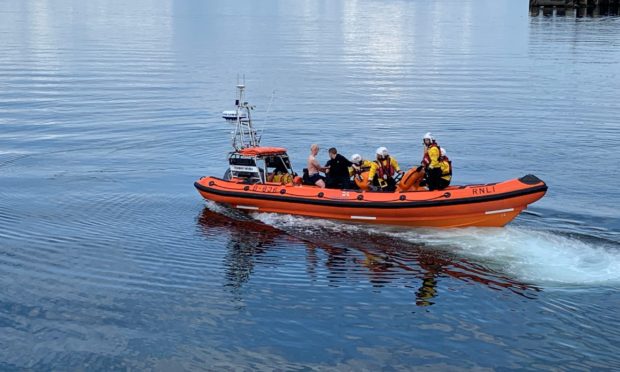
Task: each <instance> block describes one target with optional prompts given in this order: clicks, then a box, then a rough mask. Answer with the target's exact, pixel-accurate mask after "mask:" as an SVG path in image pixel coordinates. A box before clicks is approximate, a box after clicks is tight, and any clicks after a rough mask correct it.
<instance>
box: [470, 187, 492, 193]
mask: <svg viewBox="0 0 620 372" xmlns="http://www.w3.org/2000/svg"><path fill="white" fill-rule="evenodd" d="M494 192H495V186H484V187H474V188H473V189H471V193H472V194H473V195H487V194H492V193H494Z"/></svg>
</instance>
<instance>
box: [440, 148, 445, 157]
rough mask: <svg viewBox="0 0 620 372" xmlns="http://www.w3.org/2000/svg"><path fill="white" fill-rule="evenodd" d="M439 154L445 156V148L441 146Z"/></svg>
mask: <svg viewBox="0 0 620 372" xmlns="http://www.w3.org/2000/svg"><path fill="white" fill-rule="evenodd" d="M441 156H446V149H444V148H443V147H442V148H441Z"/></svg>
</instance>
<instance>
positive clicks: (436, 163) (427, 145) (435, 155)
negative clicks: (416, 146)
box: [420, 132, 447, 191]
mask: <svg viewBox="0 0 620 372" xmlns="http://www.w3.org/2000/svg"><path fill="white" fill-rule="evenodd" d="M422 142H423V143H424V158H423V159H422V166H423V167H424V170H425V172H426V178H425V179H424V181H423V182H422V183H421V184H420V185H421V186H428V189H429V191H433V190H441V189H440V188H439V187H440V184H441V181H440V180H441V177H442V171H441V163H440V160H439V159H440V157H441V148H440V147H439V145H438V144H437V141H436V140H435V137H433V135H432V134H431V133H430V132H428V133H426V134H425V135H424V137H422ZM445 187H447V185H446V186H444V187H443V188H445Z"/></svg>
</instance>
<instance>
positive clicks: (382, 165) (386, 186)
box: [368, 147, 402, 192]
mask: <svg viewBox="0 0 620 372" xmlns="http://www.w3.org/2000/svg"><path fill="white" fill-rule="evenodd" d="M376 154H377V160H376V161H375V162H374V165H373V167H372V168H370V171H369V173H368V179H369V180H372V183H373V186H374V188H375V189H377V190H378V191H386V192H393V191H396V180H394V177H395V176H396V174H397V173H402V171H401V170H400V167H399V166H398V161H396V159H395V158H393V157H391V156H390V154H389V152H388V150H387V148H385V147H379V148H378V149H377V151H376Z"/></svg>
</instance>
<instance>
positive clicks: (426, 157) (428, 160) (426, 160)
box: [422, 142, 441, 167]
mask: <svg viewBox="0 0 620 372" xmlns="http://www.w3.org/2000/svg"><path fill="white" fill-rule="evenodd" d="M432 147H437V150H439V157H441V147H439V145H438V144H437V142H433V143H431V144H430V145H429V146H428V149H426V152H425V153H424V159H422V164H423V165H424V166H425V167H428V166H429V164H430V163H431V157H430V156H428V150H430V149H431V148H432Z"/></svg>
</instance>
